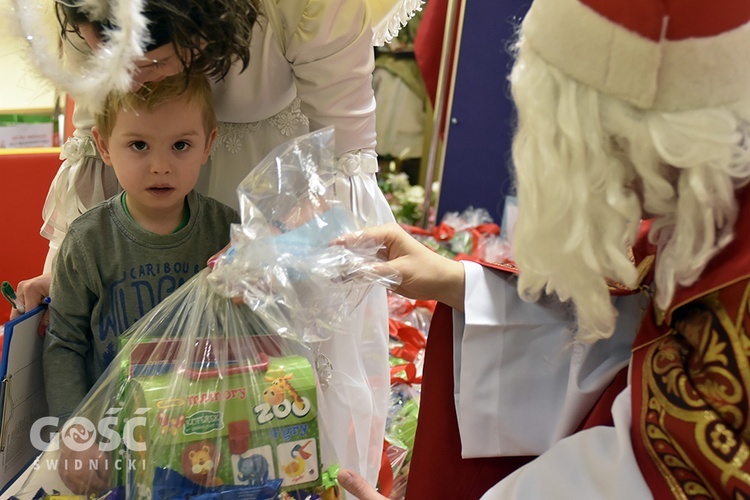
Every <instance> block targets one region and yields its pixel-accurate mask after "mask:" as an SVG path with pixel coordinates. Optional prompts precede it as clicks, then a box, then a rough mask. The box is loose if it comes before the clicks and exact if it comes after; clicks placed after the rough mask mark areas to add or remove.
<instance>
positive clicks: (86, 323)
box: [44, 73, 239, 422]
mask: <svg viewBox="0 0 750 500" xmlns="http://www.w3.org/2000/svg"><path fill="white" fill-rule="evenodd" d="M186 78H189V79H188V80H187V81H186ZM92 132H93V136H94V140H95V142H96V146H97V148H98V149H99V152H100V154H101V156H102V159H103V160H104V162H105V163H106V164H107V165H109V166H111V168H113V169H114V171H115V174H116V175H117V179H118V181H119V182H120V185H121V186H122V188H123V192H122V193H121V194H119V195H117V196H114V197H113V198H111V199H109V200H107V201H105V202H103V203H101V204H100V205H98V206H96V207H94V208H92V209H91V210H89V211H87V212H86V213H84V214H82V215H81V216H80V217H78V218H77V219H76V220H75V221H74V222H73V223H72V224H71V226H70V230H69V231H68V233H67V235H66V236H65V239H64V241H63V243H62V245H61V246H60V251H59V254H58V256H57V260H56V261H55V266H54V268H53V274H52V287H51V290H50V296H51V299H52V301H51V304H50V323H49V328H48V330H47V335H46V337H45V353H44V375H45V384H46V391H47V402H48V404H49V411H50V414H51V415H53V416H57V417H61V422H62V421H64V419H65V418H66V417H68V416H69V415H70V413H71V412H72V411H73V410H74V409H75V408H76V406H78V404H79V403H80V402H81V400H82V399H83V398H84V396H85V395H86V393H87V392H88V391H89V389H90V388H91V387H92V386H93V384H94V383H95V382H96V380H97V379H98V378H99V376H100V375H101V374H102V372H103V371H104V369H105V368H106V367H107V365H108V364H109V363H110V362H111V361H112V359H113V358H114V356H115V354H116V353H117V337H118V336H119V335H121V334H122V333H123V332H124V331H125V330H126V329H127V328H128V327H130V326H132V325H133V323H135V322H136V321H137V320H138V319H139V318H141V317H142V316H144V315H145V314H146V312H148V311H149V310H150V309H151V308H153V307H154V306H155V305H157V304H158V303H159V302H161V301H162V300H163V299H164V298H165V297H167V296H168V295H169V294H170V293H172V292H173V291H174V290H176V289H177V287H179V286H180V285H182V284H183V283H184V282H185V281H187V280H188V279H189V278H191V277H192V276H193V275H195V274H196V273H197V272H198V271H199V270H200V269H201V268H203V267H204V266H205V265H206V261H207V260H208V259H209V257H211V256H212V255H214V254H215V253H216V252H218V251H219V250H221V249H222V248H223V247H224V246H225V245H226V244H227V243H228V242H229V232H230V225H231V224H232V223H233V222H239V215H238V214H237V212H236V211H235V210H233V209H231V208H229V207H227V206H225V205H222V204H221V203H219V202H217V201H215V200H212V199H209V198H204V197H203V196H201V195H199V194H197V193H196V192H194V191H193V187H194V186H195V183H196V181H197V180H198V175H199V173H200V169H201V166H202V165H203V164H204V163H205V162H206V160H207V159H208V155H209V152H210V151H211V146H212V145H213V143H214V140H215V139H216V134H217V125H216V118H215V116H214V109H213V97H212V94H211V89H210V87H209V84H208V82H207V80H206V78H205V77H204V76H203V75H201V74H197V73H189V77H187V76H186V73H181V74H179V75H176V76H173V77H168V78H165V79H163V80H161V81H159V82H153V83H148V84H146V85H144V86H143V87H142V88H141V89H140V90H139V91H138V92H137V93H132V94H126V95H116V96H110V97H109V98H108V100H107V104H106V108H105V111H104V112H103V113H102V114H100V115H99V116H97V117H96V119H95V126H94V128H93V130H92Z"/></svg>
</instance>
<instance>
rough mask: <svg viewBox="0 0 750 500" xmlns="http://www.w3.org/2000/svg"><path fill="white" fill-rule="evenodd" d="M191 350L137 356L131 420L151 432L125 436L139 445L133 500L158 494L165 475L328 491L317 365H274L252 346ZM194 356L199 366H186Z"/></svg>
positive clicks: (156, 345)
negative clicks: (322, 466) (162, 472)
mask: <svg viewBox="0 0 750 500" xmlns="http://www.w3.org/2000/svg"><path fill="white" fill-rule="evenodd" d="M238 346H241V347H238ZM185 347H186V346H183V345H181V341H180V340H160V341H159V342H153V343H151V342H144V343H140V344H137V345H135V346H134V347H132V350H131V352H130V353H129V362H128V363H127V367H126V370H125V372H124V373H125V374H126V375H125V378H126V381H125V387H126V388H127V389H126V393H127V400H128V403H127V407H128V408H127V409H126V412H125V413H126V414H127V415H129V416H130V417H132V416H134V415H141V416H143V417H145V422H146V423H145V425H140V426H138V427H133V428H132V429H130V430H129V432H124V434H125V435H128V434H131V435H133V437H134V441H133V444H134V446H128V447H127V454H128V459H129V463H130V464H132V465H133V466H132V467H129V470H128V473H127V476H126V488H127V489H128V491H130V492H131V493H132V495H131V496H129V498H142V497H149V498H150V497H152V493H151V492H152V491H153V494H156V491H158V487H159V485H158V484H154V481H157V482H158V481H159V479H158V476H157V475H155V470H156V469H159V468H162V469H164V470H169V471H176V472H178V473H179V474H181V475H183V476H185V477H187V478H188V479H190V480H191V481H193V482H195V483H198V484H200V485H203V486H207V487H214V486H221V485H250V486H262V485H263V484H265V483H267V482H268V481H272V480H277V481H276V484H278V480H279V479H280V480H281V488H282V490H285V491H291V490H297V489H303V488H304V489H307V488H314V487H316V486H318V485H320V484H321V471H320V448H319V438H318V423H317V397H316V385H315V374H314V372H313V369H312V367H311V365H310V363H309V362H308V360H307V359H306V358H304V357H302V356H281V355H275V356H269V355H267V354H265V352H263V350H259V349H262V345H261V346H259V345H258V343H257V342H255V343H252V344H250V343H249V342H247V340H246V339H225V340H222V341H217V340H203V341H199V342H197V343H196V345H194V346H187V347H188V349H187V350H186V349H185ZM243 351H244V352H243ZM186 353H190V354H189V355H187V354H186ZM185 356H189V359H190V361H189V362H180V361H178V360H180V359H186V357H185ZM141 422H143V420H141ZM125 425H127V423H126V424H125ZM126 444H127V443H126Z"/></svg>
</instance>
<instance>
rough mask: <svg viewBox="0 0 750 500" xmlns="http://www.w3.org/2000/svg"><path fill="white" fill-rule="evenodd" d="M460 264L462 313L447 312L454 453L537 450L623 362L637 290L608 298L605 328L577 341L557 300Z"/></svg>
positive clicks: (577, 417)
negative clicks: (612, 313) (609, 316)
mask: <svg viewBox="0 0 750 500" xmlns="http://www.w3.org/2000/svg"><path fill="white" fill-rule="evenodd" d="M464 268H465V271H466V297H465V313H464V314H461V313H457V312H454V369H455V372H454V387H455V388H456V394H455V395H454V396H455V400H456V412H457V416H458V425H459V431H460V434H461V445H462V455H463V457H464V458H473V457H492V456H514V455H538V454H541V453H543V452H544V451H546V450H547V449H548V448H549V447H550V446H552V445H553V444H554V443H555V442H557V441H558V440H560V439H562V438H563V437H565V436H567V435H569V434H570V433H572V432H573V431H574V430H575V428H576V427H577V426H578V425H579V424H580V422H581V420H582V419H583V417H584V416H585V415H586V413H587V412H588V411H589V409H590V408H591V407H592V406H593V404H594V403H595V401H596V399H597V398H598V397H599V396H600V394H601V392H602V391H603V390H604V389H605V388H606V386H607V385H608V384H609V383H610V382H611V380H612V378H613V377H614V375H615V374H616V373H617V372H618V371H619V370H620V369H621V368H622V367H624V366H625V365H626V364H627V361H628V358H629V356H630V346H631V343H632V340H633V337H634V336H635V333H636V329H637V325H638V322H639V319H640V314H639V309H638V308H639V307H640V302H641V300H642V299H641V297H640V296H638V295H634V296H628V297H621V298H619V299H617V302H616V306H617V307H618V309H619V310H620V316H619V319H618V323H617V326H616V331H615V334H614V335H613V337H612V338H611V339H609V340H606V341H600V342H597V343H596V344H593V345H587V344H581V343H578V342H574V341H573V332H572V327H573V322H572V319H571V318H572V316H571V313H570V311H569V309H568V307H567V306H566V305H564V304H561V303H560V302H557V301H554V300H550V299H546V301H545V302H543V303H542V302H538V303H528V302H524V301H523V300H521V299H520V297H519V296H518V293H517V290H516V279H515V277H514V276H512V275H508V274H503V273H500V272H496V271H493V270H490V269H488V268H484V267H482V266H480V265H478V264H475V263H472V262H464Z"/></svg>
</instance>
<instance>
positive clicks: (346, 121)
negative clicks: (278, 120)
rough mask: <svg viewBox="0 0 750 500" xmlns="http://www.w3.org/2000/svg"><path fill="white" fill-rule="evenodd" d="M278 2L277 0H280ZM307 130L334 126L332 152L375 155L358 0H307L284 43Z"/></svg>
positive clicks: (368, 37) (364, 12) (369, 55)
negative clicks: (334, 143)
mask: <svg viewBox="0 0 750 500" xmlns="http://www.w3.org/2000/svg"><path fill="white" fill-rule="evenodd" d="M280 8H282V9H283V8H284V7H283V2H282V3H281V4H280ZM286 58H287V60H288V61H289V62H290V63H291V64H292V71H293V72H294V75H295V80H296V85H297V93H298V96H299V98H300V100H301V108H302V112H303V113H304V114H305V115H307V117H308V118H309V119H310V130H317V129H319V128H322V127H325V126H328V125H334V126H335V128H336V156H342V155H344V154H345V153H347V152H356V151H362V152H363V153H365V155H364V158H363V159H366V158H372V160H373V161H374V158H375V156H376V155H375V144H376V141H375V94H374V91H373V88H372V72H373V69H374V65H375V62H374V49H373V47H372V27H371V22H370V12H369V10H368V7H367V5H366V2H365V1H364V0H309V1H308V2H307V5H306V7H305V10H304V12H303V13H302V15H301V17H300V18H299V22H298V24H297V25H296V28H295V30H294V32H293V33H292V34H291V38H289V40H288V43H287V45H286Z"/></svg>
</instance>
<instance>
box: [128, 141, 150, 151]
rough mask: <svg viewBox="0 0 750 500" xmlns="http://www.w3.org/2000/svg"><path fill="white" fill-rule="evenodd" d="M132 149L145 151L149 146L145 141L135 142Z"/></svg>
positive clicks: (131, 145)
mask: <svg viewBox="0 0 750 500" xmlns="http://www.w3.org/2000/svg"><path fill="white" fill-rule="evenodd" d="M130 147H131V148H133V149H135V150H136V151H145V150H146V149H147V148H148V144H146V143H145V142H143V141H133V142H131V143H130Z"/></svg>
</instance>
